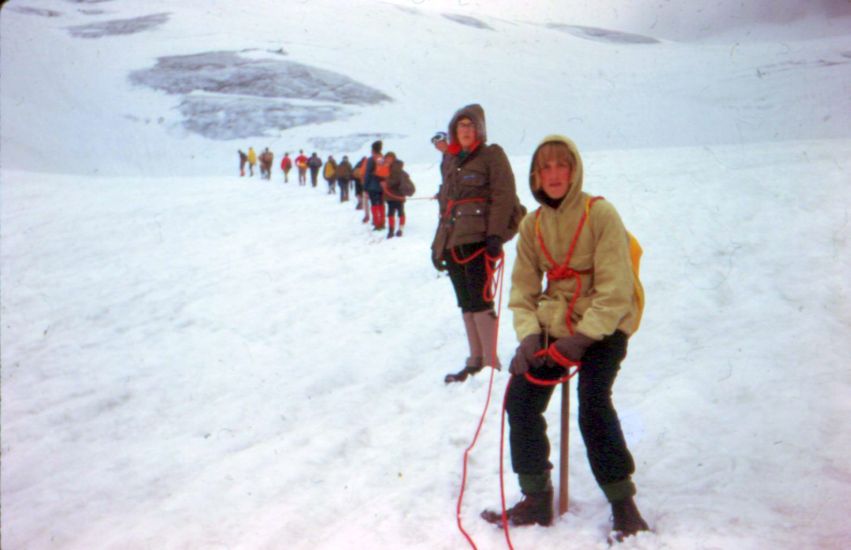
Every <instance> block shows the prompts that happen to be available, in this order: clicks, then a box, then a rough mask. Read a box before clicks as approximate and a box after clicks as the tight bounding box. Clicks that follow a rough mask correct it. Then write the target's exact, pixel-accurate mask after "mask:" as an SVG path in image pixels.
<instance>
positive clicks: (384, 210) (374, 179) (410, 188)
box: [238, 140, 416, 239]
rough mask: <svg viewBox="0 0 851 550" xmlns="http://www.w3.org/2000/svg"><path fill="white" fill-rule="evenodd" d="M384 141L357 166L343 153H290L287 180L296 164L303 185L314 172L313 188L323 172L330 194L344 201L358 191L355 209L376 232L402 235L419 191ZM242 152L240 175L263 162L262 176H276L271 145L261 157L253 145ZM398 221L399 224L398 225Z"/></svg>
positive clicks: (283, 165)
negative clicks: (410, 203) (385, 149)
mask: <svg viewBox="0 0 851 550" xmlns="http://www.w3.org/2000/svg"><path fill="white" fill-rule="evenodd" d="M383 145H384V144H383V143H382V142H381V141H380V140H379V141H375V142H373V143H372V146H371V153H370V155H369V156H364V157H362V158H361V159H360V160H359V161H358V162H357V163H356V164H355V165H354V166H353V165H352V164H351V162H349V157H348V156H347V155H343V158H342V160H341V161H340V162H339V163H338V162H337V161H336V160H335V159H334V156H333V155H328V158H327V159H326V160H325V162H324V163H323V162H322V159H321V158H319V156H318V155H317V154H316V152H314V153H313V154H311V155H310V157H308V156H306V155H305V154H304V150H299V154H298V156H297V157H296V158H295V161H294V162H293V159H292V158H290V154H289V152H286V153H284V156H283V158H282V159H281V164H280V167H281V171H282V172H283V174H284V183H288V182H289V174H290V171H291V170H292V168H293V165H295V167H296V169H297V170H298V184H299V186H306V185H307V172H308V170H309V171H310V183H311V186H312V187H314V188H315V187H316V186H317V185H318V180H319V173H320V170H321V171H322V177H323V178H324V179H325V181H326V182H327V183H328V194H329V195H333V194H335V193H337V189H339V192H340V202H341V203H343V202H348V201H349V193H350V191H352V190H353V191H354V194H355V202H356V204H355V210H363V213H364V216H363V223H369V222H370V220H371V221H372V226H373V230H374V231H383V230H384V229H387V238H388V239H391V238H393V237H401V236H402V235H403V233H404V227H405V222H406V217H405V200H406V199H407V198H408V197H410V196H411V195H413V194H414V193H415V192H416V187H415V185H414V182H413V181H412V180H411V177H410V175H409V174H408V173H407V172H406V171H405V164H404V162H403V161H402V160H400V159H399V158H398V157H397V156H396V153H393V152H392V151H390V152H387V153H386V154H382V148H383ZM238 153H239V175H240V177H243V176H245V168H246V166H248V175H249V177H252V176H254V167H255V166H256V165H257V164H258V163H259V165H260V177H261V178H263V179H267V180H271V179H272V165H273V163H274V160H275V157H274V154H273V153H272V152H271V151H269V148H268V147H267V148H266V149H265V150H264V151H263V152H262V153H260V155H259V156H258V155H257V154H256V153H255V151H254V148H253V147H249V148H248V153H245V152H243V151H242V150H241V149H240V150H239V151H238ZM397 222H398V224H397Z"/></svg>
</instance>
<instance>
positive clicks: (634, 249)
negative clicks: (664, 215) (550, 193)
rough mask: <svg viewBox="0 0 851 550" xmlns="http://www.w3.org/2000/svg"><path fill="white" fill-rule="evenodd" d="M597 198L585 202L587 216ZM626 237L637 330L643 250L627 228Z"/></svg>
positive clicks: (641, 296)
mask: <svg viewBox="0 0 851 550" xmlns="http://www.w3.org/2000/svg"><path fill="white" fill-rule="evenodd" d="M598 199H603V197H589V198H588V200H587V201H586V202H585V212H586V213H587V215H588V216H590V215H591V206H592V205H593V204H594V202H595V201H596V200H598ZM626 238H627V240H628V241H629V259H630V261H631V263H632V286H633V290H634V292H635V301H636V302H638V314H637V316H636V319H635V330H636V331H637V330H638V327H639V325H640V324H641V317H642V315H643V314H644V286H643V285H642V284H641V279H640V278H639V271H640V269H641V255H642V254H644V250H643V249H642V248H641V243H639V242H638V239H636V238H635V235H633V234H632V233H630V232H629V231H628V230H627V232H626ZM633 332H635V331H633Z"/></svg>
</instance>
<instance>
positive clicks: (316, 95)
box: [129, 50, 392, 139]
mask: <svg viewBox="0 0 851 550" xmlns="http://www.w3.org/2000/svg"><path fill="white" fill-rule="evenodd" d="M276 53H281V55H285V52H283V50H282V51H281V52H276ZM129 78H130V81H131V82H133V83H134V84H139V85H143V86H148V87H151V88H154V89H157V90H162V91H165V92H166V93H169V94H184V95H185V96H186V97H184V99H183V101H182V102H181V104H180V105H179V109H180V112H181V113H182V114H183V115H184V117H186V118H185V120H184V122H183V126H184V127H185V128H186V129H188V130H190V131H192V132H196V133H199V134H201V135H203V136H205V137H208V138H211V139H236V138H244V137H249V136H256V135H262V134H264V133H265V132H266V131H268V130H274V129H278V130H281V129H286V128H292V127H294V126H301V125H305V124H318V123H321V122H329V121H331V120H338V119H342V118H346V117H348V116H350V115H351V114H352V112H351V111H350V110H348V109H345V108H344V106H346V105H371V104H375V103H380V102H382V101H392V99H391V98H390V97H389V96H387V95H385V94H383V93H382V92H380V91H378V90H376V89H374V88H371V87H369V86H366V85H364V84H361V83H359V82H357V81H355V80H353V79H351V78H349V77H348V76H345V75H342V74H339V73H335V72H332V71H328V70H324V69H319V68H316V67H312V66H310V65H305V64H302V63H297V62H295V61H289V60H286V59H249V58H245V57H241V56H240V55H238V54H237V53H235V52H230V51H216V52H205V53H200V54H192V55H180V56H170V57H161V58H159V59H158V60H157V64H156V65H155V66H154V67H152V68H150V69H144V70H140V71H134V72H133V73H131V74H130V77H129Z"/></svg>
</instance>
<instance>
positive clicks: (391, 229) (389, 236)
mask: <svg viewBox="0 0 851 550" xmlns="http://www.w3.org/2000/svg"><path fill="white" fill-rule="evenodd" d="M393 235H394V232H393V226H392V225H391V226H390V229H388V230H387V238H388V239H392V238H393Z"/></svg>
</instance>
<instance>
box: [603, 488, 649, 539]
mask: <svg viewBox="0 0 851 550" xmlns="http://www.w3.org/2000/svg"><path fill="white" fill-rule="evenodd" d="M648 529H649V527H647V522H645V521H644V518H642V517H641V514H640V513H639V512H638V507H637V506H636V505H635V501H634V500H633V498H632V497H627V498H625V499H623V500H618V501H616V502H613V503H612V534H611V536H610V537H609V538H610V539H614V540H616V541H617V542H623V539H624V538H625V537H629V536H632V535H634V534H636V533H638V532H639V531H647V530H648Z"/></svg>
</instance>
